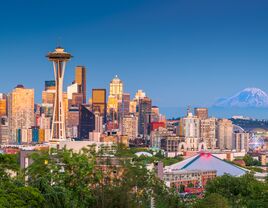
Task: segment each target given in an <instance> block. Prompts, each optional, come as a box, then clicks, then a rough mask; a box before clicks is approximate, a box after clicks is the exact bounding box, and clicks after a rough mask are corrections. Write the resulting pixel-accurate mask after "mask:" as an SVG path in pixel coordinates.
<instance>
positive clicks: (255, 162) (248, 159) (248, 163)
mask: <svg viewBox="0 0 268 208" xmlns="http://www.w3.org/2000/svg"><path fill="white" fill-rule="evenodd" d="M243 160H244V161H245V163H246V166H260V165H261V162H260V161H258V160H255V159H254V158H253V157H251V156H250V155H245V156H244V157H243Z"/></svg>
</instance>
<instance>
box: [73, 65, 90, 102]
mask: <svg viewBox="0 0 268 208" xmlns="http://www.w3.org/2000/svg"><path fill="white" fill-rule="evenodd" d="M75 83H76V84H78V92H79V93H81V94H82V96H83V103H84V104H85V103H86V102H87V81H86V67H84V66H77V67H76V68H75Z"/></svg>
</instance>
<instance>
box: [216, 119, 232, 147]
mask: <svg viewBox="0 0 268 208" xmlns="http://www.w3.org/2000/svg"><path fill="white" fill-rule="evenodd" d="M216 138H217V143H218V147H219V148H220V149H221V150H225V149H227V150H232V147H233V144H232V141H233V124H232V121H230V120H228V119H219V120H218V121H217V127H216Z"/></svg>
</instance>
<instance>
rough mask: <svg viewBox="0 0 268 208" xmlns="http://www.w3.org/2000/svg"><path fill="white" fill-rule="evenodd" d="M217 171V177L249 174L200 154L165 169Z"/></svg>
mask: <svg viewBox="0 0 268 208" xmlns="http://www.w3.org/2000/svg"><path fill="white" fill-rule="evenodd" d="M196 169H198V170H216V171H217V176H221V175H224V174H225V173H226V174H230V175H232V176H241V175H244V174H246V173H247V171H248V170H247V169H244V168H241V167H238V166H236V165H233V164H231V163H228V162H226V161H224V160H221V159H220V158H218V157H216V156H214V155H212V154H211V153H200V154H197V155H195V156H192V157H190V158H188V159H186V160H183V161H181V162H178V163H175V164H173V165H170V166H167V167H165V170H166V171H174V170H196Z"/></svg>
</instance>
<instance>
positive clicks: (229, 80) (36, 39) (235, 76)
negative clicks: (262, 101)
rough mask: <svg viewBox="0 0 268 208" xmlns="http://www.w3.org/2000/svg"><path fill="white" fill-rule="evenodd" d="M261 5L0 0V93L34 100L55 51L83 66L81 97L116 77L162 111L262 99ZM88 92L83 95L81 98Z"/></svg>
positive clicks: (265, 60) (240, 0)
mask: <svg viewBox="0 0 268 208" xmlns="http://www.w3.org/2000/svg"><path fill="white" fill-rule="evenodd" d="M267 11H268V2H267V1H259V0H254V1H252V0H250V1H249V0H202V1H201V0H165V1H163V0H132V1H130V0H110V1H104V0H98V1H89V0H87V1H86V0H85V1H79V0H76V1H68V0H65V1H53V0H45V1H38V0H31V1H30V0H24V1H16V0H15V1H4V2H1V7H0V27H1V30H0V56H1V58H0V72H1V75H0V91H1V92H9V91H11V90H12V88H13V87H14V86H16V85H17V84H19V83H22V84H24V85H25V86H26V87H31V88H35V90H36V100H37V101H40V98H41V91H42V90H43V85H44V81H45V80H49V79H53V71H52V65H51V63H49V62H48V61H47V60H46V58H45V54H46V53H47V52H48V51H50V50H53V49H54V48H55V46H56V44H57V42H58V39H59V38H60V42H61V45H62V46H63V47H65V48H66V50H68V51H69V52H71V53H72V54H73V56H74V58H73V59H72V60H71V62H69V63H68V66H67V72H66V79H65V84H66V85H67V84H69V83H71V81H72V80H73V78H74V67H75V66H76V65H85V66H86V67H87V68H88V77H87V80H88V91H89V92H90V91H91V88H93V87H94V88H98V87H100V88H103V87H105V88H108V84H109V81H110V80H111V79H112V77H113V76H114V75H115V74H118V75H119V76H120V78H121V79H122V80H123V81H124V83H125V90H126V91H128V92H130V93H132V95H133V94H134V93H135V91H136V90H137V89H143V90H144V91H145V92H146V93H147V95H148V96H149V97H151V98H152V99H153V101H154V104H155V105H158V106H161V107H182V106H187V105H192V106H198V105H199V106H209V105H211V104H212V103H213V102H214V101H215V100H216V99H217V98H219V97H225V96H230V95H232V94H234V93H235V92H237V91H239V90H241V89H243V88H246V87H259V88H261V89H263V90H265V91H268V82H267V77H268V12H267ZM90 94H91V93H88V97H89V96H90Z"/></svg>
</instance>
